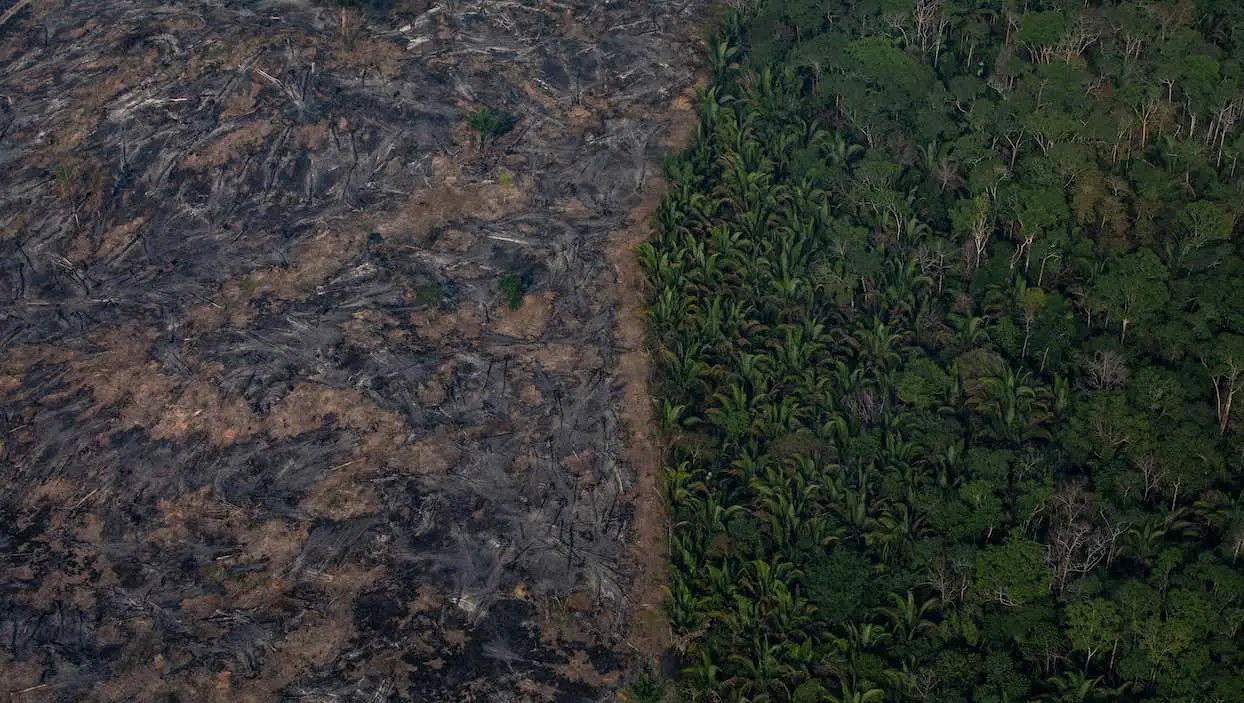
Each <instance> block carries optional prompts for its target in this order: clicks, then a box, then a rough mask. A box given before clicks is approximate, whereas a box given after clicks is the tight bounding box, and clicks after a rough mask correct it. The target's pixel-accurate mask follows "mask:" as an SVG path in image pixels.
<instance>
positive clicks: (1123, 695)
mask: <svg viewBox="0 0 1244 703" xmlns="http://www.w3.org/2000/svg"><path fill="white" fill-rule="evenodd" d="M709 53H710V55H709V62H710V66H711V70H712V72H713V77H714V83H713V85H712V86H711V87H710V88H708V89H706V90H704V91H703V92H702V95H701V96H700V101H699V105H698V109H699V112H700V116H701V124H700V127H699V130H698V132H697V133H696V135H695V136H694V138H693V140H692V143H691V144H690V146H689V147H688V148H687V149H686V151H684V152H683V153H681V154H679V155H677V156H676V157H671V159H670V160H669V161H668V164H667V168H666V170H667V176H668V179H669V181H670V188H669V192H668V194H667V195H666V197H665V199H664V201H663V203H662V205H661V207H660V209H659V211H658V212H657V214H656V216H655V223H654V230H655V232H654V235H653V237H652V239H651V240H650V241H649V242H648V243H646V244H644V245H643V246H641V248H640V251H639V256H640V259H641V261H642V263H643V265H644V267H645V269H646V271H647V273H648V275H649V277H650V281H651V283H652V291H651V299H650V305H649V312H648V315H649V325H650V333H651V343H652V346H653V349H654V358H655V360H656V369H655V372H654V376H655V378H654V384H655V385H654V387H655V395H656V396H657V412H658V415H659V418H660V422H661V425H662V428H663V430H664V431H665V432H666V436H667V443H668V448H667V453H666V460H667V472H666V473H667V481H666V489H667V492H668V498H669V501H670V503H671V522H672V545H671V556H672V562H673V563H672V568H671V575H670V586H669V590H670V592H669V596H668V607H669V614H670V617H671V620H672V623H673V625H674V627H675V629H676V631H677V632H678V633H679V634H680V636H681V638H682V645H683V647H684V657H683V663H684V665H685V667H684V669H683V671H682V674H681V677H680V681H679V687H680V689H681V690H682V692H683V694H684V696H683V697H684V698H685V699H686V700H701V701H709V700H723V701H735V700H750V701H823V700H841V701H881V700H894V701H899V700H921V701H965V700H974V701H1022V700H1044V701H1095V700H1157V701H1239V700H1241V699H1242V697H1244V649H1242V647H1241V645H1242V644H1244V634H1242V632H1241V629H1242V627H1241V626H1242V625H1244V559H1242V558H1241V556H1242V555H1241V552H1242V551H1244V480H1242V479H1241V474H1242V469H1244V453H1242V451H1241V450H1242V448H1244V445H1242V443H1241V438H1242V437H1244V295H1242V294H1241V290H1240V287H1239V286H1238V285H1237V282H1238V281H1240V276H1241V269H1242V267H1244V258H1242V256H1241V249H1240V244H1241V242H1240V230H1241V219H1242V216H1244V188H1242V187H1241V182H1242V181H1244V164H1240V163H1239V161H1240V157H1241V155H1242V153H1244V136H1242V135H1244V130H1242V129H1241V125H1240V118H1241V116H1242V112H1244V98H1242V95H1241V90H1242V88H1241V70H1242V63H1244V8H1242V7H1241V6H1240V5H1239V4H1237V3H1235V2H1231V1H1229V0H1197V1H1195V2H1192V1H1188V0H1184V1H1181V2H1150V3H1126V2H1118V3H1110V2H1095V1H1092V0H1090V2H1074V3H1071V2H1029V3H1020V2H1013V1H1011V0H1006V1H1003V2H989V1H984V2H972V1H967V2H958V1H954V2H952V1H950V0H914V2H913V0H871V1H861V2H838V1H835V0H815V1H813V0H767V1H762V2H758V3H755V4H751V5H748V6H746V7H742V8H739V9H736V10H732V11H729V12H726V13H725V15H724V17H723V18H722V20H721V22H720V24H719V26H718V29H717V31H716V33H715V34H714V36H713V37H712V39H711V41H710V52H709ZM1237 395H1238V396H1239V397H1237Z"/></svg>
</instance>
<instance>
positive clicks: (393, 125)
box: [0, 0, 704, 702]
mask: <svg viewBox="0 0 1244 703" xmlns="http://www.w3.org/2000/svg"><path fill="white" fill-rule="evenodd" d="M7 5H8V7H9V8H11V9H16V11H15V12H7V13H6V12H3V11H2V10H0V13H3V14H0V22H2V25H0V489H2V490H0V697H4V696H5V695H7V696H8V697H9V698H11V699H12V700H15V701H59V700H127V699H132V700H135V701H146V700H179V701H197V700H204V701H209V700H220V701H248V700H254V701H268V700H308V701H354V700H357V701H364V700H366V701H386V700H416V701H455V702H465V701H523V700H529V701H545V700H557V701H563V700H564V701H593V700H612V699H613V698H614V696H615V691H617V690H619V688H620V687H621V686H623V685H624V684H625V681H626V677H627V676H628V672H630V671H633V670H634V669H635V667H636V666H638V665H639V664H641V663H643V662H647V661H651V660H652V659H653V658H654V657H656V656H657V655H658V654H659V652H660V651H661V649H662V648H663V647H665V646H667V645H668V644H669V639H668V637H669V635H668V631H667V628H666V627H665V626H664V625H663V624H662V622H661V620H660V617H659V606H658V605H657V601H658V600H659V594H660V587H659V583H660V579H661V573H660V569H661V564H662V561H663V556H664V554H663V552H662V550H661V546H660V538H661V534H662V533H663V531H664V528H663V527H662V526H661V513H660V507H659V502H660V501H659V496H658V495H657V491H656V483H655V478H654V472H655V470H656V461H655V454H654V453H655V449H654V448H653V445H652V442H651V440H650V439H649V430H648V425H647V418H648V413H649V407H648V404H647V400H646V398H647V396H646V394H645V391H644V388H643V383H644V381H645V380H646V362H645V359H644V357H643V353H642V325H641V320H640V318H639V316H638V306H639V300H640V293H639V291H638V286H639V280H640V277H639V274H638V272H637V270H636V266H635V264H634V261H633V257H632V256H631V248H632V247H633V245H634V244H635V243H637V242H638V241H640V240H641V239H642V237H643V236H644V233H643V226H642V221H643V219H644V217H645V215H646V214H647V213H648V212H650V211H651V208H652V207H653V205H654V203H655V202H656V198H657V190H658V189H657V185H658V184H657V179H658V172H659V168H658V166H657V164H658V163H659V158H660V155H661V154H662V152H664V151H665V150H667V149H669V148H671V147H674V146H676V145H677V144H678V143H679V142H680V141H681V140H682V139H683V138H685V136H686V135H687V134H688V133H689V130H690V129H693V128H694V124H695V119H694V115H693V112H692V110H691V105H692V101H693V99H694V98H693V96H694V89H695V86H696V84H697V81H698V79H697V75H696V72H695V71H696V67H695V65H694V62H695V60H696V56H697V55H698V48H697V47H698V43H697V41H696V36H697V29H696V28H697V26H698V25H700V24H701V22H702V18H703V11H704V7H703V5H702V3H701V2H700V1H699V0H692V1H691V2H686V3H679V2H674V3H667V2H661V1H659V0H653V1H651V2H639V1H629V0H628V1H625V2H624V1H621V0H619V1H618V2H613V3H608V2H577V3H576V2H555V1H550V0H528V1H526V2H497V1H493V0H484V1H482V2H473V3H459V2H451V1H447V2H441V3H439V4H430V3H429V2H427V1H426V0H425V1H423V2H385V3H376V2H372V3H367V4H366V5H367V6H366V7H362V8H358V7H355V8H348V9H346V10H344V11H343V10H342V9H340V8H339V7H337V6H336V5H335V4H328V3H320V4H316V3H314V2H310V1H309V0H304V1H303V2H295V1H288V2H279V1H252V2H242V1H234V0H224V1H216V2H178V3H161V2H136V1H124V0H94V1H91V0H88V1H83V2H78V1H76V0H75V1H74V2H69V1H68V0H42V1H40V0H35V1H34V2H22V3H17V4H16V5H14V4H13V3H11V2H10V3H7ZM485 107H488V108H492V109H494V110H496V111H498V112H499V113H504V114H506V115H510V116H512V117H513V118H514V120H513V125H512V128H511V129H510V130H509V131H508V132H505V133H504V134H500V135H497V136H493V137H490V138H488V139H485V140H482V143H481V140H479V139H477V135H476V133H475V132H474V131H473V130H472V129H471V127H470V126H469V125H468V119H467V116H468V115H469V114H470V113H472V112H473V111H476V110H479V109H481V108H485ZM505 276H512V277H514V278H513V279H510V280H519V281H521V282H523V283H525V284H526V290H525V294H524V298H523V300H522V304H521V306H520V307H518V308H517V309H511V308H510V307H509V306H508V305H507V302H506V300H505V295H504V294H503V293H502V292H501V291H500V289H499V284H500V282H501V280H502V278H503V277H505Z"/></svg>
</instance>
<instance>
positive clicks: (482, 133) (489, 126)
mask: <svg viewBox="0 0 1244 703" xmlns="http://www.w3.org/2000/svg"><path fill="white" fill-rule="evenodd" d="M516 121H517V119H516V118H515V117H514V116H513V115H509V114H506V113H504V112H500V111H498V110H494V109H492V108H491V107H485V108H481V109H479V110H476V111H474V112H472V113H470V114H469V115H467V122H468V123H469V124H470V125H471V129H473V130H475V131H476V132H477V133H478V134H479V143H480V145H481V146H482V145H483V143H484V141H485V140H487V139H488V138H489V137H499V136H501V135H503V134H505V133H506V132H509V131H510V130H511V129H513V127H514V123H515V122H516Z"/></svg>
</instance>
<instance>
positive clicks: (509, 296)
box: [497, 273, 528, 310]
mask: <svg viewBox="0 0 1244 703" xmlns="http://www.w3.org/2000/svg"><path fill="white" fill-rule="evenodd" d="M527 285H528V283H527V281H526V280H525V278H524V277H522V276H516V275H514V274H512V273H507V274H506V275H504V276H502V277H501V280H500V281H498V282H497V288H498V289H500V291H501V295H503V296H505V304H506V305H508V306H509V308H510V309H511V310H517V309H519V308H520V307H522V306H523V293H525V292H526V291H527Z"/></svg>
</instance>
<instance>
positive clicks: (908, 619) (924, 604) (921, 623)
mask: <svg viewBox="0 0 1244 703" xmlns="http://www.w3.org/2000/svg"><path fill="white" fill-rule="evenodd" d="M904 507H905V506H904ZM890 600H891V602H892V603H893V605H892V606H883V607H881V608H880V609H879V612H880V614H881V615H883V616H884V617H885V618H887V619H888V620H889V622H890V626H891V629H892V630H893V631H894V632H895V633H896V634H897V639H898V641H899V643H901V644H906V643H908V642H910V641H911V640H913V639H915V638H916V637H917V636H920V635H922V634H926V635H931V634H933V633H935V632H936V631H937V625H936V624H934V622H933V620H932V619H931V618H930V617H928V616H930V615H931V614H933V613H935V612H936V610H937V607H938V603H937V599H936V598H929V599H927V600H923V601H917V600H916V597H915V595H914V594H913V593H912V592H911V591H907V594H906V595H905V596H900V595H898V594H897V593H891V594H890Z"/></svg>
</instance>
